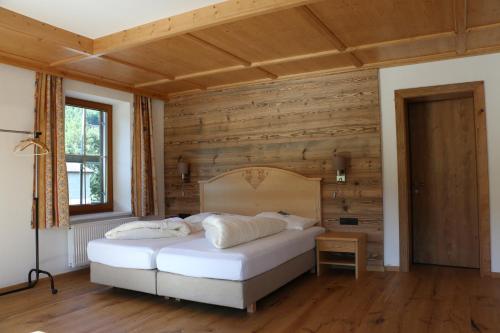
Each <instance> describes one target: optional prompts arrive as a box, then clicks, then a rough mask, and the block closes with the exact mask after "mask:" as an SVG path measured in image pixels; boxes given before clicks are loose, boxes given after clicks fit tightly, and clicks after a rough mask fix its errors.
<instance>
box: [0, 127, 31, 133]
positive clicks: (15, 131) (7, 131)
mask: <svg viewBox="0 0 500 333" xmlns="http://www.w3.org/2000/svg"><path fill="white" fill-rule="evenodd" d="M0 132H5V133H18V134H35V132H30V131H18V130H10V129H3V128H0Z"/></svg>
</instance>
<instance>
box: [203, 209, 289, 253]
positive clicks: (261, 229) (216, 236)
mask: <svg viewBox="0 0 500 333" xmlns="http://www.w3.org/2000/svg"><path fill="white" fill-rule="evenodd" d="M202 223H203V228H205V237H206V238H207V239H208V240H209V241H210V242H211V243H212V244H213V246H215V247H216V248H219V249H225V248H228V247H232V246H235V245H239V244H243V243H248V242H250V241H253V240H255V239H258V238H262V237H266V236H270V235H274V234H277V233H278V232H281V231H283V230H285V227H286V223H285V222H284V221H282V220H278V219H272V218H265V217H252V218H250V219H247V218H245V217H244V216H239V215H212V216H209V217H207V218H206V219H205V220H204V221H203V222H202Z"/></svg>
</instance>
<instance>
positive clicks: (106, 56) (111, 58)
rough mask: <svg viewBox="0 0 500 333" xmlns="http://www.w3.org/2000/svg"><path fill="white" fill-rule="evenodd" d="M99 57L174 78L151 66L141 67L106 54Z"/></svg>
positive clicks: (170, 78)
mask: <svg viewBox="0 0 500 333" xmlns="http://www.w3.org/2000/svg"><path fill="white" fill-rule="evenodd" d="M101 58H103V59H106V60H108V61H111V62H115V63H117V64H121V65H125V66H129V67H132V68H135V69H138V70H141V71H144V72H148V73H151V74H156V75H160V76H164V77H165V79H166V80H174V76H173V75H172V74H170V73H164V72H160V71H157V70H154V69H151V68H146V67H142V66H140V65H136V64H133V63H130V62H128V61H125V60H121V59H117V58H115V57H111V56H108V55H102V56H101Z"/></svg>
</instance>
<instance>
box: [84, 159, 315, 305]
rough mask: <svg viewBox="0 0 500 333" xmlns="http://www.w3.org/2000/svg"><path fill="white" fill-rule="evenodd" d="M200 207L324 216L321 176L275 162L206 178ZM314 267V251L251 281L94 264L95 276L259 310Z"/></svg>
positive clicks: (133, 286)
mask: <svg viewBox="0 0 500 333" xmlns="http://www.w3.org/2000/svg"><path fill="white" fill-rule="evenodd" d="M200 210H201V212H227V213H234V214H241V215H255V214H257V213H260V212H263V211H286V212H288V213H291V214H295V215H300V216H304V217H309V218H314V219H317V220H318V221H321V178H307V177H304V176H302V175H300V174H297V173H294V172H291V171H287V170H283V169H278V168H270V167H248V168H242V169H236V170H232V171H229V172H226V173H223V174H221V175H218V176H216V177H214V178H211V179H209V180H206V181H200ZM314 267H315V256H314V250H311V251H308V252H305V253H303V254H301V255H299V256H297V257H295V258H293V259H291V260H289V261H288V262H285V263H283V264H281V265H279V266H277V267H275V268H273V269H271V270H269V271H267V272H265V273H262V274H260V275H258V276H256V277H253V278H251V279H248V280H246V281H230V280H218V279H208V278H196V277H189V276H183V275H177V274H172V273H167V272H161V271H156V270H139V269H128V268H116V267H110V266H106V265H102V264H97V263H91V281H92V282H95V283H100V284H105V285H110V286H115V287H119V288H125V289H131V290H136V291H142V292H146V293H151V294H157V295H161V296H166V297H173V298H178V299H185V300H191V301H197V302H203V303H210V304H217V305H223V306H229V307H234V308H240V309H245V308H246V309H247V310H248V311H249V312H253V311H255V309H256V305H255V304H256V302H257V300H259V299H260V298H262V297H264V296H266V295H268V294H269V293H271V292H272V291H274V290H276V289H278V288H279V287H281V286H283V285H284V284H286V283H288V282H289V281H291V280H293V279H294V278H296V277H297V276H299V275H301V274H303V273H304V272H307V271H309V270H312V269H314Z"/></svg>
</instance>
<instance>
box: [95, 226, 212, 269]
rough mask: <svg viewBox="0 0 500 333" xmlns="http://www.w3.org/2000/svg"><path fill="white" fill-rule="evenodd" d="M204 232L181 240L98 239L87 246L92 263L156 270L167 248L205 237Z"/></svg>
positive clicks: (180, 238)
mask: <svg viewBox="0 0 500 333" xmlns="http://www.w3.org/2000/svg"><path fill="white" fill-rule="evenodd" d="M203 236H204V234H203V232H198V233H195V234H191V235H189V236H187V237H179V238H175V237H174V238H157V239H106V238H103V239H96V240H93V241H90V242H89V243H88V245H87V255H88V257H89V260H90V261H92V262H96V263H100V264H104V265H108V266H113V267H121V268H135V269H155V268H156V255H157V254H158V252H159V251H160V250H161V249H162V248H163V247H165V246H167V245H171V244H177V243H180V242H184V241H189V240H193V239H196V238H201V237H203Z"/></svg>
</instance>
